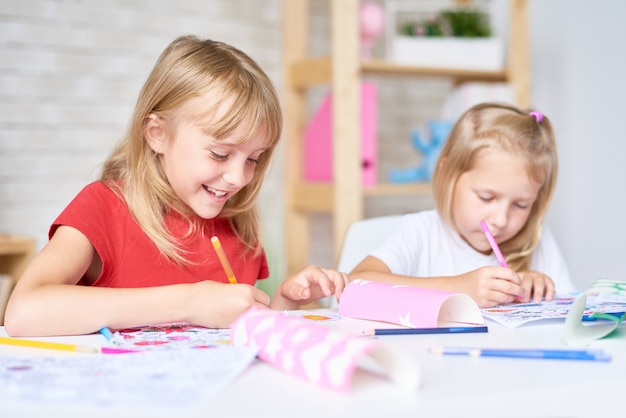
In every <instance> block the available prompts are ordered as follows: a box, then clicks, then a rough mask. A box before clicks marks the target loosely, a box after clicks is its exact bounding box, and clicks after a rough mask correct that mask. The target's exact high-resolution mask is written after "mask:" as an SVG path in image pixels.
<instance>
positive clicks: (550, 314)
mask: <svg viewBox="0 0 626 418" xmlns="http://www.w3.org/2000/svg"><path fill="white" fill-rule="evenodd" d="M575 299H576V295H574V296H569V295H568V296H557V297H555V298H554V299H553V300H551V301H542V302H530V303H516V304H507V305H499V306H494V307H492V308H484V309H482V313H483V316H484V317H485V318H487V319H490V320H492V321H495V322H497V323H499V324H501V325H504V326H506V327H509V328H517V327H519V326H522V325H528V324H542V323H545V322H547V321H550V322H552V321H555V320H557V321H565V318H566V317H567V314H568V312H569V311H570V309H571V307H572V304H573V303H574V300H575ZM620 312H622V313H623V312H626V296H623V295H618V294H613V293H596V294H589V295H588V297H587V300H586V306H585V310H584V313H583V320H593V316H592V315H593V314H594V313H620Z"/></svg>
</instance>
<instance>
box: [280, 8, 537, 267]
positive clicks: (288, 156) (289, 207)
mask: <svg viewBox="0 0 626 418" xmlns="http://www.w3.org/2000/svg"><path fill="white" fill-rule="evenodd" d="M329 2H330V4H329V8H330V15H331V16H330V19H331V44H332V48H331V51H332V57H310V56H309V55H308V37H309V19H308V16H309V4H308V0H283V2H282V9H283V10H282V13H283V18H282V20H283V60H284V78H285V85H284V109H285V110H284V112H285V136H284V140H285V144H284V161H285V163H284V170H285V171H284V176H285V203H286V213H285V234H286V242H287V247H286V258H287V272H288V274H293V273H295V272H297V271H300V270H301V269H302V268H304V267H306V266H307V265H308V256H309V253H310V239H309V237H310V225H309V219H308V218H309V216H308V214H309V212H312V211H323V212H330V213H332V215H333V245H334V248H335V257H337V256H338V255H339V251H340V249H341V245H342V241H343V237H344V235H345V233H346V231H347V229H348V227H349V226H350V224H352V223H353V222H355V221H357V220H359V219H362V218H363V213H364V208H363V206H364V199H363V198H364V197H366V196H385V195H415V194H419V193H428V192H429V191H430V186H429V185H428V184H424V183H422V184H408V185H399V184H379V185H376V186H374V187H371V188H369V187H368V188H364V187H363V186H362V183H361V166H360V158H355V156H358V155H360V137H361V136H360V125H359V123H358V121H359V117H360V116H359V112H360V109H359V103H360V101H359V91H360V90H359V86H360V80H361V77H362V76H363V75H366V74H378V75H385V76H393V77H398V76H402V77H426V76H427V77H445V78H448V79H451V80H453V81H454V82H455V83H463V82H467V81H488V82H507V83H509V84H510V85H511V86H512V89H513V92H514V94H515V97H516V99H517V105H518V106H520V107H522V108H525V107H528V106H529V104H530V79H529V77H530V58H529V46H528V14H527V0H510V5H509V7H510V10H509V39H508V54H507V55H508V56H507V67H506V68H505V69H504V70H502V71H476V70H467V71H466V70H457V69H446V68H423V67H415V66H407V65H398V64H394V63H391V62H387V61H383V60H369V61H365V62H363V61H361V59H360V57H359V28H358V12H359V0H329ZM319 84H327V85H330V88H331V91H332V92H333V127H332V130H333V138H334V141H333V172H334V173H340V175H336V176H335V178H334V179H333V182H332V183H328V184H325V183H310V182H306V181H304V179H303V178H302V173H304V162H303V161H304V159H303V157H304V140H303V137H304V131H305V128H306V126H307V122H308V121H307V89H308V88H309V87H312V86H315V85H319ZM338 138H339V139H340V140H338Z"/></svg>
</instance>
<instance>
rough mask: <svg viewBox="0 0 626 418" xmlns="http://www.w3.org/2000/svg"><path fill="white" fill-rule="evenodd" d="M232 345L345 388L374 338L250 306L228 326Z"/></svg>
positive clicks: (285, 368) (293, 371) (304, 376)
mask: <svg viewBox="0 0 626 418" xmlns="http://www.w3.org/2000/svg"><path fill="white" fill-rule="evenodd" d="M231 331H232V335H231V341H232V344H233V345H234V346H236V347H255V348H257V349H258V350H259V355H258V357H259V359H261V360H263V361H266V362H268V363H270V364H272V365H274V366H277V367H279V368H280V369H282V370H283V371H285V372H287V373H289V374H292V375H294V376H297V377H299V378H302V379H304V380H307V381H309V382H313V383H315V384H317V385H320V386H323V387H327V388H332V389H339V390H343V391H347V390H348V389H349V388H350V381H351V379H352V375H353V373H354V371H355V369H356V368H357V363H358V362H359V360H360V359H361V358H362V357H363V356H364V355H366V354H367V353H368V352H370V351H372V350H373V349H375V348H376V347H377V346H378V344H379V342H378V341H377V340H374V339H368V338H362V337H358V336H354V335H349V334H346V333H344V332H341V331H339V330H335V329H332V328H330V327H326V326H322V325H317V324H313V323H310V322H306V321H304V320H302V319H301V318H296V317H290V316H288V315H286V314H285V313H281V312H277V311H273V310H270V309H259V308H251V309H249V310H248V311H246V312H245V313H244V314H243V315H241V316H240V317H239V318H237V320H236V321H235V322H234V323H233V324H232V325H231Z"/></svg>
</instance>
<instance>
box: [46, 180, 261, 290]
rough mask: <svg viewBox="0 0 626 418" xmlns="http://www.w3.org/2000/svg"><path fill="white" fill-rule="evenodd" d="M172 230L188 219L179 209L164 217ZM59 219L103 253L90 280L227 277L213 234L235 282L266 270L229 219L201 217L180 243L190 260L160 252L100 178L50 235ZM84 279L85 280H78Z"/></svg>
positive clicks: (128, 282) (177, 231) (152, 282)
mask: <svg viewBox="0 0 626 418" xmlns="http://www.w3.org/2000/svg"><path fill="white" fill-rule="evenodd" d="M165 222H166V225H167V226H168V229H169V230H170V231H171V233H172V234H173V235H174V236H177V237H182V236H183V235H184V233H185V232H186V231H187V224H186V223H185V221H184V220H183V219H182V217H180V216H179V215H176V214H174V215H170V216H167V217H166V219H165ZM60 225H67V226H71V227H73V228H75V229H77V230H79V231H80V232H82V233H83V234H84V235H85V236H86V237H87V239H88V240H89V241H90V242H91V244H92V245H93V246H94V248H95V250H96V252H97V253H98V254H99V255H100V258H101V259H102V274H101V275H100V277H99V278H98V279H97V280H96V281H95V282H94V284H93V285H94V286H101V287H125V288H131V287H151V286H163V285H169V284H177V283H195V282H199V281H202V280H214V281H216V282H224V283H228V278H227V277H226V273H225V272H224V269H223V268H222V265H221V264H220V261H219V258H218V257H217V254H216V253H215V250H214V248H213V245H212V244H211V237H212V236H213V235H217V236H218V237H219V239H220V242H221V243H222V247H223V248H224V252H225V253H226V256H227V257H228V260H229V261H230V264H231V267H232V269H233V272H234V273H235V276H236V277H237V281H238V282H239V283H247V284H250V285H254V284H255V283H256V281H257V280H258V279H264V278H266V277H268V276H269V269H268V266H267V259H266V257H265V253H261V254H260V255H257V256H255V255H254V252H253V251H245V250H246V247H245V245H244V244H243V243H242V242H241V241H240V240H239V239H238V238H237V237H236V236H235V234H234V233H233V231H232V229H231V227H230V225H229V223H228V220H226V219H224V218H219V217H218V218H214V219H207V220H203V223H202V233H201V234H198V237H197V238H194V239H188V240H187V241H186V242H185V245H184V249H185V251H188V254H189V255H188V258H189V259H190V260H191V261H192V263H190V264H185V265H183V266H180V265H177V264H176V263H174V262H172V261H170V260H168V259H167V258H166V257H164V256H163V255H162V254H161V253H160V252H159V250H158V249H157V247H156V245H154V243H153V242H152V241H151V240H150V238H149V237H148V236H147V235H146V234H145V233H144V232H143V231H142V230H141V228H139V225H138V224H137V223H136V221H135V219H134V218H133V217H132V215H131V214H130V211H129V210H128V207H127V206H126V203H125V202H124V201H123V200H121V199H120V198H119V197H118V196H117V195H116V194H115V193H114V192H113V191H112V190H111V189H109V188H108V187H107V186H105V185H104V184H103V183H101V182H94V183H91V184H89V185H87V186H86V187H85V188H84V189H83V190H82V191H80V192H79V193H78V195H77V196H76V197H75V198H74V200H72V202H70V204H69V205H68V206H67V207H66V208H65V209H64V210H63V212H62V213H61V214H60V215H59V217H58V218H57V219H56V220H55V221H54V223H53V224H52V226H51V227H50V232H49V233H48V236H49V237H52V235H54V232H55V231H56V229H57V228H58V227H59V226H60ZM81 284H84V283H81Z"/></svg>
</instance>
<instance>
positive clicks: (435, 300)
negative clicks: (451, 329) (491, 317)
mask: <svg viewBox="0 0 626 418" xmlns="http://www.w3.org/2000/svg"><path fill="white" fill-rule="evenodd" d="M339 314H340V315H343V316H346V317H350V318H358V319H368V320H372V321H381V322H389V323H392V324H399V325H404V326H406V327H410V328H434V327H437V326H442V325H443V324H447V323H449V322H454V323H456V322H459V323H469V324H483V323H484V318H483V315H482V313H481V311H480V308H479V307H478V305H477V304H476V302H474V300H473V299H472V298H471V297H470V296H469V295H466V294H464V293H450V292H443V291H440V290H432V289H422V288H419V287H413V286H402V285H394V284H389V283H380V282H373V281H369V280H362V279H356V280H353V281H351V282H350V283H348V285H347V286H346V287H345V289H344V290H343V293H342V294H341V299H340V301H339Z"/></svg>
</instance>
